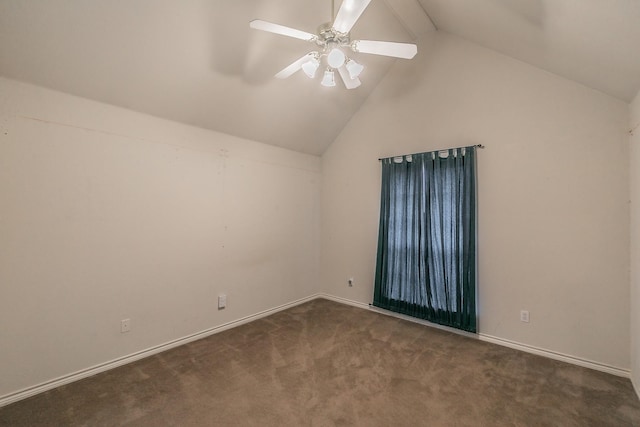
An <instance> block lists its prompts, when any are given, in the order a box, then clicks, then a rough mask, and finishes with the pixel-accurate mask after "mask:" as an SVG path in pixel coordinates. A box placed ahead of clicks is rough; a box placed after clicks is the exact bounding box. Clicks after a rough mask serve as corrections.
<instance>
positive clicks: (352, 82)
mask: <svg viewBox="0 0 640 427" xmlns="http://www.w3.org/2000/svg"><path fill="white" fill-rule="evenodd" d="M338 73H340V77H342V81H343V82H344V86H345V87H346V88H347V89H355V88H357V87H358V86H360V85H361V82H360V79H359V78H357V77H356V78H355V79H352V78H351V76H350V75H349V72H348V71H347V69H346V67H345V66H344V65H343V66H342V67H340V68H338Z"/></svg>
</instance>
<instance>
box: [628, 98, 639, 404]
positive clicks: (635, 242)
mask: <svg viewBox="0 0 640 427" xmlns="http://www.w3.org/2000/svg"><path fill="white" fill-rule="evenodd" d="M629 110H630V113H631V114H630V116H631V120H630V121H629V123H630V128H631V129H633V131H632V134H631V135H630V136H629V143H630V156H629V157H630V171H631V379H632V381H633V385H634V386H635V388H636V392H638V394H639V395H640V207H639V206H640V92H638V95H636V98H635V99H634V101H633V102H632V103H631V105H630V108H629Z"/></svg>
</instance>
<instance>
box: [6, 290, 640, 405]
mask: <svg viewBox="0 0 640 427" xmlns="http://www.w3.org/2000/svg"><path fill="white" fill-rule="evenodd" d="M317 298H324V299H328V300H331V301H335V302H338V303H341V304H346V305H351V306H354V307H358V308H362V309H365V310H371V311H375V312H376V313H381V314H384V315H387V316H392V317H397V318H400V319H403V320H407V321H410V322H414V323H419V324H422V325H425V326H428V327H431V328H437V329H443V330H446V331H449V332H453V333H456V334H459V335H464V336H467V337H471V338H475V339H480V340H482V341H487V342H490V343H493V344H498V345H501V346H504V347H509V348H513V349H516V350H520V351H525V352H527V353H532V354H536V355H539V356H543V357H548V358H550V359H555V360H560V361H562V362H567V363H571V364H574V365H578V366H582V367H585V368H591V369H595V370H597V371H602V372H606V373H609V374H613V375H617V376H620V377H626V378H631V373H630V370H629V369H623V368H617V367H614V366H609V365H605V364H602V363H598V362H593V361H590V360H586V359H582V358H579V357H575V356H570V355H567V354H562V353H558V352H554V351H551V350H546V349H543V348H539V347H534V346H530V345H527V344H522V343H518V342H515V341H511V340H507V339H504V338H499V337H494V336H491V335H487V334H483V333H479V334H477V335H476V334H471V333H468V332H464V331H460V330H458V329H454V328H449V327H447V326H442V325H438V324H436V323H431V322H428V321H425V320H421V319H416V318H413V317H410V316H405V315H402V314H399V313H394V312H392V311H388V310H382V309H379V308H377V307H373V306H371V305H369V304H366V303H362V302H359V301H354V300H350V299H347V298H341V297H337V296H333V295H329V294H325V293H317V294H313V295H310V296H308V297H305V298H301V299H299V300H296V301H292V302H290V303H287V304H282V305H280V306H277V307H274V308H270V309H268V310H264V311H261V312H259V313H256V314H252V315H250V316H246V317H243V318H241V319H237V320H234V321H231V322H228V323H224V324H222V325H218V326H214V327H213V328H209V329H206V330H204V331H200V332H197V333H195V334H192V335H188V336H185V337H182V338H179V339H176V340H173V341H169V342H167V343H164V344H160V345H157V346H155V347H151V348H148V349H146V350H142V351H139V352H136V353H133V354H130V355H127V356H123V357H120V358H118V359H114V360H111V361H108V362H105V363H101V364H99V365H96V366H92V367H90V368H86V369H82V370H80V371H77V372H73V373H71V374H68V375H63V376H61V377H58V378H55V379H52V380H50V381H46V382H44V383H41V384H38V385H35V386H32V387H28V388H25V389H22V390H18V391H16V392H13V393H9V394H6V395H4V396H0V407H2V406H6V405H9V404H11V403H14V402H17V401H19V400H22V399H26V398H28V397H31V396H34V395H36V394H39V393H43V392H45V391H47V390H51V389H54V388H56V387H60V386H62V385H65V384H69V383H72V382H74V381H78V380H81V379H83V378H87V377H90V376H93V375H96V374H99V373H101V372H105V371H108V370H110V369H113V368H117V367H118V366H122V365H126V364H128V363H131V362H135V361H136V360H140V359H144V358H145V357H149V356H153V355H154V354H157V353H161V352H163V351H166V350H169V349H172V348H174V347H178V346H181V345H183V344H187V343H189V342H192V341H196V340H199V339H202V338H205V337H208V336H210V335H213V334H217V333H219V332H222V331H226V330H227V329H231V328H234V327H236V326H240V325H243V324H245V323H249V322H251V321H254V320H257V319H260V318H262V317H266V316H269V315H271V314H274V313H277V312H278V311H282V310H286V309H288V308H291V307H294V306H297V305H300V304H303V303H305V302H308V301H312V300H314V299H317ZM634 386H635V384H634ZM639 396H640V394H639Z"/></svg>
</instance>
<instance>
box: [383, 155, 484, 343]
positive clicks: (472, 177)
mask: <svg viewBox="0 0 640 427" xmlns="http://www.w3.org/2000/svg"><path fill="white" fill-rule="evenodd" d="M475 149H476V148H475V147H464V148H454V149H449V150H441V151H437V152H428V153H420V154H412V155H407V156H402V157H393V158H387V159H382V191H381V203H380V227H379V232H378V252H377V261H376V275H375V288H374V301H373V305H374V306H376V307H380V308H384V309H388V310H392V311H395V312H399V313H403V314H406V315H409V316H413V317H417V318H421V319H426V320H429V321H431V322H435V323H439V324H442V325H447V326H451V327H454V328H458V329H462V330H465V331H469V332H476V167H475V164H476V161H475V154H476V153H475Z"/></svg>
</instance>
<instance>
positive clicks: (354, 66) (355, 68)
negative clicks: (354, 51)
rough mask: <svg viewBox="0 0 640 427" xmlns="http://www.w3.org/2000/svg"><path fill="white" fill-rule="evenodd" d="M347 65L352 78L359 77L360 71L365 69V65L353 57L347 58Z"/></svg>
mask: <svg viewBox="0 0 640 427" xmlns="http://www.w3.org/2000/svg"><path fill="white" fill-rule="evenodd" d="M345 67H346V69H347V71H348V72H349V77H351V79H355V78H358V76H360V73H362V70H364V65H362V64H360V63H357V62H356V61H354V60H353V59H349V60H347V63H346V64H345Z"/></svg>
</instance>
